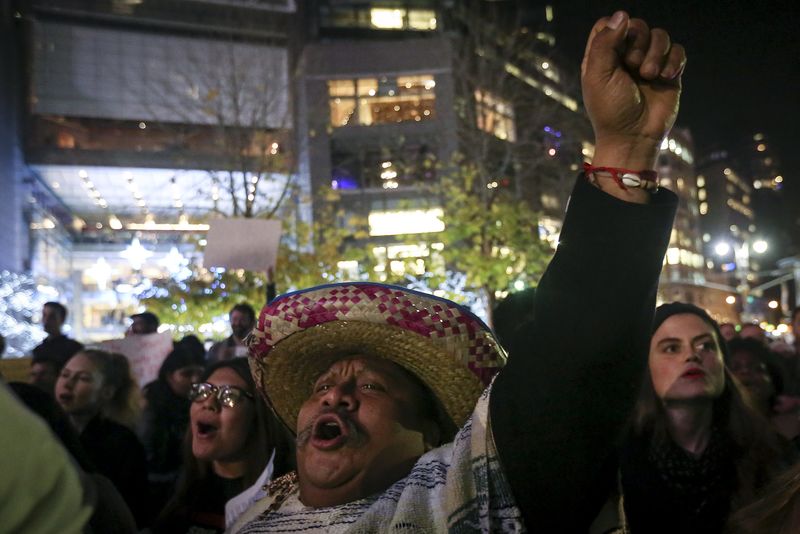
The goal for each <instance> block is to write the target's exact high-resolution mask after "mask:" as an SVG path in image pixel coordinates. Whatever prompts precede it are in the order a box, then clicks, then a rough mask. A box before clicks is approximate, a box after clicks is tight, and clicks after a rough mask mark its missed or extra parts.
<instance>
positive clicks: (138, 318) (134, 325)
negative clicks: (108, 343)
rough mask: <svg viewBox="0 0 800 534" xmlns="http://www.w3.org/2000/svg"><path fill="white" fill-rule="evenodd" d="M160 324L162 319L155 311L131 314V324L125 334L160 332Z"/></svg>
mask: <svg viewBox="0 0 800 534" xmlns="http://www.w3.org/2000/svg"><path fill="white" fill-rule="evenodd" d="M160 324H161V321H159V320H158V316H157V315H156V314H155V313H153V312H149V311H145V312H142V313H136V314H134V315H131V325H130V326H129V327H128V330H127V331H126V332H125V335H126V336H127V335H131V334H133V335H139V334H155V333H156V332H158V327H159V325H160Z"/></svg>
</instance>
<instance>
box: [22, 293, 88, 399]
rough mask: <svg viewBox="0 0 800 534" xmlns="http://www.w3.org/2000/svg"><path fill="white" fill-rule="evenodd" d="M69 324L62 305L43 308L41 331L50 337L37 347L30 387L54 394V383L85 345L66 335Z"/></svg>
mask: <svg viewBox="0 0 800 534" xmlns="http://www.w3.org/2000/svg"><path fill="white" fill-rule="evenodd" d="M66 320H67V308H66V306H64V305H63V304H61V303H59V302H45V303H44V305H43V306H42V328H44V331H45V332H46V333H47V337H46V338H45V339H44V341H42V342H41V343H40V344H39V345H37V346H36V347H34V349H33V352H32V360H31V374H30V377H31V383H32V384H34V385H35V386H37V387H38V388H40V389H41V390H42V391H45V392H48V393H50V394H51V395H52V394H53V388H54V387H55V380H56V377H57V376H58V373H60V372H61V368H62V367H64V364H65V363H67V360H69V359H70V358H71V357H72V356H73V355H74V354H75V353H76V352H78V351H79V350H81V349H82V348H83V345H82V344H80V343H78V342H77V341H75V340H74V339H71V338H69V337H67V336H66V335H64V334H63V333H62V331H61V329H62V328H63V327H64V322H65V321H66Z"/></svg>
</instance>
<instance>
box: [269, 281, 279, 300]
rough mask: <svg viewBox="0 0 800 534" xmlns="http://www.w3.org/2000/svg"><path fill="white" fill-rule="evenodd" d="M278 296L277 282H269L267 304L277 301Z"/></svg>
mask: <svg viewBox="0 0 800 534" xmlns="http://www.w3.org/2000/svg"><path fill="white" fill-rule="evenodd" d="M277 296H278V291H277V290H276V289H275V282H273V281H269V282H267V304H269V303H270V302H272V301H273V300H275V297H277Z"/></svg>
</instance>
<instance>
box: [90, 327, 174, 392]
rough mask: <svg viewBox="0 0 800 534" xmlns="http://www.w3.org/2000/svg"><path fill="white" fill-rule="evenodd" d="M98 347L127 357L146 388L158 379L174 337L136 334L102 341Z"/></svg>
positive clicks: (141, 384)
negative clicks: (159, 370)
mask: <svg viewBox="0 0 800 534" xmlns="http://www.w3.org/2000/svg"><path fill="white" fill-rule="evenodd" d="M97 347H98V348H100V349H102V350H106V351H109V352H119V353H120V354H123V355H125V356H126V357H127V358H128V361H130V363H131V371H132V372H133V376H134V377H135V378H136V381H137V383H138V384H139V386H144V385H145V384H147V383H148V382H152V381H153V380H155V379H156V377H157V376H158V369H159V368H160V367H161V364H162V362H163V361H164V358H166V357H167V355H169V353H170V352H172V336H171V335H170V334H169V333H168V332H162V333H160V334H136V335H132V336H128V337H125V338H122V339H109V340H107V341H101V342H100V343H99V344H98V345H97Z"/></svg>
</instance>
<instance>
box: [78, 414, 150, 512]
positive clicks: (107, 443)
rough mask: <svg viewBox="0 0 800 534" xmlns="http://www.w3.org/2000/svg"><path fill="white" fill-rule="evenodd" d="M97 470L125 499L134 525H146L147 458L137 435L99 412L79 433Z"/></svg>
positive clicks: (84, 447)
mask: <svg viewBox="0 0 800 534" xmlns="http://www.w3.org/2000/svg"><path fill="white" fill-rule="evenodd" d="M80 440H81V445H82V446H83V449H84V450H85V451H86V453H87V455H88V456H89V459H90V460H91V461H92V463H93V464H94V465H95V467H97V471H98V472H99V473H100V474H102V475H104V476H106V477H108V479H109V480H111V482H112V483H113V484H114V486H115V487H116V488H117V490H119V492H120V494H121V495H122V498H123V499H125V502H126V503H127V505H128V507H129V508H130V510H131V512H133V516H134V518H135V519H136V524H137V525H139V526H140V527H143V526H145V525H146V524H147V519H148V518H147V516H148V514H147V507H146V498H147V461H146V460H145V453H144V447H142V444H141V443H140V442H139V438H137V437H136V434H134V433H133V431H131V430H130V429H128V428H127V427H124V426H122V425H121V424H119V423H116V422H114V421H112V420H110V419H106V418H105V417H103V416H101V415H98V416H96V417H95V418H93V419H92V420H91V421H89V424H87V425H86V428H84V429H83V432H81V435H80Z"/></svg>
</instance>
